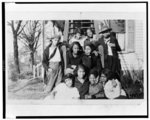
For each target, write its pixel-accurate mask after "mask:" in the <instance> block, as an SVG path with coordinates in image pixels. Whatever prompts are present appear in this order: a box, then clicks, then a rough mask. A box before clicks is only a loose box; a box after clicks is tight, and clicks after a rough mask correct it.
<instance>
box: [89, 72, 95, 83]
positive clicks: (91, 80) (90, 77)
mask: <svg viewBox="0 0 150 120" xmlns="http://www.w3.org/2000/svg"><path fill="white" fill-rule="evenodd" d="M89 81H90V83H91V84H92V85H93V84H95V83H96V81H97V80H96V77H95V76H94V75H93V74H91V75H90V76H89Z"/></svg>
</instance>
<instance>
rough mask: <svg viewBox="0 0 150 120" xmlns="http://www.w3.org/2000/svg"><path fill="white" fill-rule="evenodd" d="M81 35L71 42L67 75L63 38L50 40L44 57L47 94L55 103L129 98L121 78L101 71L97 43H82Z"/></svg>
mask: <svg viewBox="0 0 150 120" xmlns="http://www.w3.org/2000/svg"><path fill="white" fill-rule="evenodd" d="M87 31H88V30H87ZM89 32H90V30H89ZM79 33H80V32H77V33H76V35H75V37H73V38H72V39H71V40H70V43H69V44H70V47H69V50H67V54H66V58H67V60H66V61H67V65H66V66H67V68H66V70H65V71H63V70H64V69H63V68H64V67H63V66H64V65H63V62H62V61H63V50H61V48H60V47H59V44H58V43H59V39H60V38H59V36H55V37H54V38H52V39H51V44H50V45H49V46H48V48H47V49H46V50H45V51H44V54H43V66H44V68H45V79H47V83H46V85H47V86H46V89H45V91H46V92H48V91H49V92H50V96H51V97H52V98H53V99H117V98H127V97H126V93H125V91H124V90H123V89H122V87H121V83H120V77H118V75H117V74H116V73H113V72H112V71H111V70H109V69H105V68H103V67H102V64H101V57H100V56H99V54H96V52H95V48H94V45H93V44H92V42H93V41H94V40H90V39H91V37H90V36H89V37H87V38H86V39H85V40H83V39H82V40H79V39H80V34H79ZM78 34H79V35H78ZM83 41H84V42H83ZM63 72H64V73H65V75H63V74H62V73H63Z"/></svg>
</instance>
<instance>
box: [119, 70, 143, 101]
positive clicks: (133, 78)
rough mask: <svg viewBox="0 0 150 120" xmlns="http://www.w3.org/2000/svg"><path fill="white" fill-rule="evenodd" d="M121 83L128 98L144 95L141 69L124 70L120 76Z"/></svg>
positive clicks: (138, 97) (137, 97) (140, 97)
mask: <svg viewBox="0 0 150 120" xmlns="http://www.w3.org/2000/svg"><path fill="white" fill-rule="evenodd" d="M121 84H122V87H123V89H124V90H125V91H126V93H127V95H128V97H129V98H130V99H142V98H143V97H144V90H143V89H144V86H143V70H131V71H128V72H125V74H124V75H123V76H122V78H121Z"/></svg>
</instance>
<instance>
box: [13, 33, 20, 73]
mask: <svg viewBox="0 0 150 120" xmlns="http://www.w3.org/2000/svg"><path fill="white" fill-rule="evenodd" d="M13 45H14V62H15V69H16V72H17V73H20V68H19V58H18V42H17V35H16V34H14V41H13Z"/></svg>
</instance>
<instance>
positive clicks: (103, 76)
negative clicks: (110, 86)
mask: <svg viewBox="0 0 150 120" xmlns="http://www.w3.org/2000/svg"><path fill="white" fill-rule="evenodd" d="M100 80H101V81H102V82H106V80H107V77H106V76H105V75H104V74H103V73H102V74H101V78H100Z"/></svg>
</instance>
